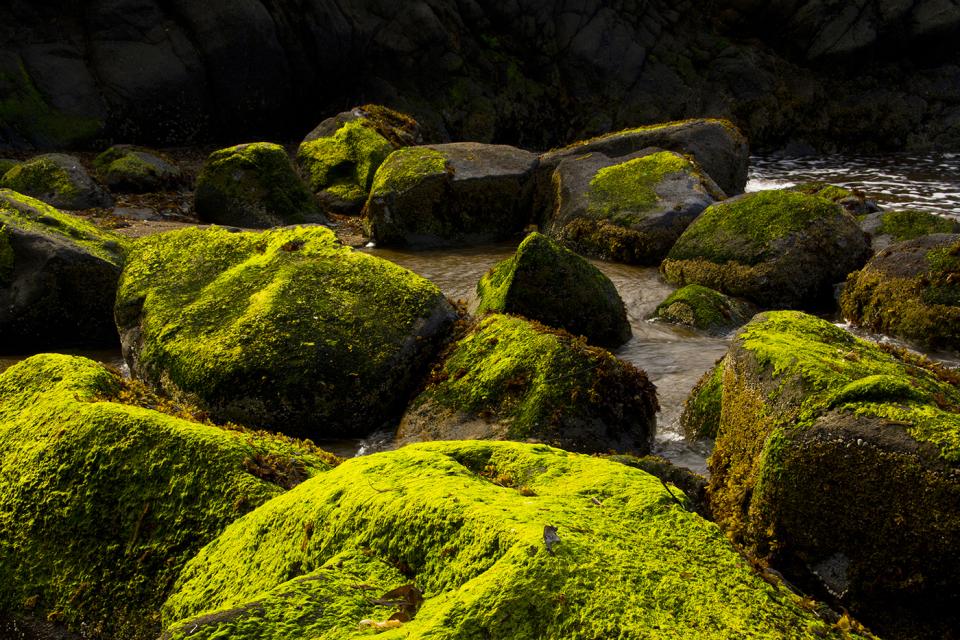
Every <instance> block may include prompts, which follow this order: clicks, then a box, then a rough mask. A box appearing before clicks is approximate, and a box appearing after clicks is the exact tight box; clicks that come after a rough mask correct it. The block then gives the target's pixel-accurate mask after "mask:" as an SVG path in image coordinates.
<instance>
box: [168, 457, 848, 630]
mask: <svg viewBox="0 0 960 640" xmlns="http://www.w3.org/2000/svg"><path fill="white" fill-rule="evenodd" d="M687 504H689V503H688V501H687V500H685V499H684V497H683V494H682V492H680V490H678V489H670V488H669V487H667V486H666V485H664V484H663V483H662V482H661V481H660V480H659V479H657V478H655V477H653V476H651V475H648V474H646V473H644V472H642V471H639V470H637V469H631V468H628V467H626V466H624V465H622V464H618V463H616V462H610V461H607V460H602V459H598V458H593V457H588V456H582V455H576V454H570V453H567V452H564V451H559V450H556V449H551V448H549V447H545V446H542V445H539V446H531V445H523V444H517V443H482V442H443V443H430V444H421V445H416V446H410V447H405V448H403V449H400V450H398V451H392V452H389V453H380V454H375V455H371V456H364V457H361V458H354V459H352V460H348V461H346V462H344V463H343V464H341V465H340V466H339V467H337V468H336V469H334V470H333V471H330V472H329V473H326V474H323V475H322V476H320V477H317V478H315V479H313V480H310V481H308V482H305V483H304V484H302V485H300V486H299V487H297V488H296V489H294V490H292V491H290V492H289V493H287V494H286V495H283V496H280V497H278V498H277V499H275V500H272V501H271V502H270V503H269V504H267V505H264V506H263V507H261V508H260V509H259V510H257V511H256V512H255V513H253V514H250V515H249V516H248V517H246V518H244V519H243V520H241V521H238V522H236V523H235V524H234V525H233V526H231V527H230V528H229V529H228V530H227V531H226V532H224V534H223V535H222V536H220V537H219V538H218V539H217V540H216V541H215V542H214V543H212V544H210V545H208V546H207V547H206V548H205V549H204V550H203V551H202V552H201V553H200V554H199V555H198V556H197V557H196V558H195V559H194V560H193V561H192V562H191V563H190V564H189V566H188V567H187V568H186V569H185V570H184V572H183V573H182V574H181V578H180V581H179V583H178V587H177V592H176V593H174V594H173V595H172V596H171V597H170V598H169V599H168V600H167V603H166V605H165V607H164V620H165V623H166V628H167V631H166V634H165V635H164V636H163V637H164V639H165V640H181V639H185V638H190V639H191V640H210V639H212V638H218V637H225V636H229V637H231V638H236V639H237V640H247V639H253V638H258V639H260V640H281V639H283V640H291V639H293V638H314V637H323V638H353V637H358V636H361V635H364V636H365V635H367V634H377V637H380V638H427V637H429V638H439V639H447V640H453V639H455V638H510V639H511V640H533V639H534V638H564V639H565V640H587V639H594V638H613V637H616V638H623V639H626V640H633V639H639V638H648V637H678V638H700V639H703V640H710V639H717V640H719V639H724V640H726V639H728V638H731V637H737V638H754V639H759V638H785V639H794V638H796V639H800V638H808V637H814V636H821V637H827V638H840V637H842V633H841V632H840V631H838V630H836V629H833V628H831V625H830V624H828V623H825V622H824V621H823V620H822V619H821V618H819V617H818V616H817V615H815V614H814V613H812V612H811V611H809V610H808V609H805V608H804V607H803V606H802V603H801V599H800V598H799V596H796V595H794V594H793V593H791V592H790V591H789V590H787V589H786V588H785V587H783V586H775V585H771V584H768V583H766V582H764V580H762V579H761V578H760V577H759V576H758V575H757V574H756V573H754V571H753V570H752V569H751V568H750V567H749V565H748V564H747V563H745V562H744V561H743V558H742V557H741V556H740V555H739V554H738V553H737V552H736V551H734V549H733V548H732V547H731V545H730V543H729V542H728V541H727V540H726V539H725V538H724V536H723V534H722V533H721V532H720V530H719V529H718V528H717V527H716V526H715V525H714V524H712V523H710V522H708V521H706V520H704V519H702V518H701V517H699V516H698V515H696V514H695V513H692V512H691V511H688V508H687V506H686V505H687ZM611 568H615V570H611ZM853 635H854V636H855V637H862V636H859V635H858V634H856V633H854V634H853Z"/></svg>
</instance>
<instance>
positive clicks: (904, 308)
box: [840, 234, 960, 350]
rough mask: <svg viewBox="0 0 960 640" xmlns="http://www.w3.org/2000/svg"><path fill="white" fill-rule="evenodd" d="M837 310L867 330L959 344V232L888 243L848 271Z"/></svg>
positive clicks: (941, 344) (936, 345)
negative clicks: (860, 264)
mask: <svg viewBox="0 0 960 640" xmlns="http://www.w3.org/2000/svg"><path fill="white" fill-rule="evenodd" d="M840 310H841V312H842V313H843V315H844V317H845V318H847V319H848V320H850V321H851V322H853V323H854V324H856V325H859V326H861V327H864V328H865V329H869V330H870V331H875V332H878V333H885V334H888V335H893V336H898V337H901V338H906V339H907V340H910V341H913V342H916V343H918V344H920V345H923V346H925V347H929V348H942V349H953V350H960V235H957V234H933V235H928V236H922V237H920V238H917V239H916V240H910V241H907V242H902V243H899V244H894V245H891V246H889V247H887V248H886V249H884V250H883V251H881V252H880V253H878V254H877V255H875V256H874V257H873V258H872V259H871V260H870V262H868V263H867V264H866V266H864V267H863V269H861V270H860V271H857V272H855V273H851V274H850V277H849V279H848V280H847V284H846V286H845V287H844V289H843V293H842V294H841V296H840Z"/></svg>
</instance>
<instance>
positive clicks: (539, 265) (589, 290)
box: [477, 232, 631, 347]
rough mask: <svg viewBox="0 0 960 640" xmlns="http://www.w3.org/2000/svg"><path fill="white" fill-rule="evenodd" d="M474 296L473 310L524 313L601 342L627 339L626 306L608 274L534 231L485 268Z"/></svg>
mask: <svg viewBox="0 0 960 640" xmlns="http://www.w3.org/2000/svg"><path fill="white" fill-rule="evenodd" d="M477 296H478V298H479V300H480V304H479V307H478V309H477V312H478V313H484V312H487V311H498V312H501V313H511V314H515V315H520V316H525V317H527V318H530V319H531V320H537V321H539V322H542V323H544V324H546V325H550V326H551V327H559V328H561V329H566V330H567V331H569V332H570V333H572V334H573V335H577V336H586V338H587V340H588V341H589V342H591V343H593V344H597V345H600V346H603V347H617V346H620V345H621V344H623V343H624V342H626V341H627V340H629V339H630V335H631V330H630V322H629V321H628V320H627V310H626V308H625V307H624V305H623V300H621V299H620V294H618V293H617V288H616V287H615V286H614V284H613V282H611V281H610V278H608V277H607V276H605V275H604V274H603V272H602V271H600V270H599V269H597V268H596V267H595V266H593V265H592V264H590V263H589V262H587V261H586V260H584V259H583V258H581V257H580V256H578V255H577V254H575V253H573V252H572V251H570V250H568V249H565V248H563V247H562V246H560V245H559V244H557V243H556V242H554V241H553V240H551V239H550V238H548V237H547V236H544V235H542V234H540V233H536V232H534V233H531V234H530V235H528V236H527V237H526V239H525V240H524V241H523V242H521V243H520V246H519V247H517V252H516V254H514V256H513V257H512V258H508V259H507V260H504V261H503V262H500V263H498V264H497V265H495V266H494V267H493V268H492V269H490V271H489V272H488V273H487V274H486V275H484V276H483V278H481V279H480V282H479V283H477Z"/></svg>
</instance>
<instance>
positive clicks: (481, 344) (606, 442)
mask: <svg viewBox="0 0 960 640" xmlns="http://www.w3.org/2000/svg"><path fill="white" fill-rule="evenodd" d="M658 409H659V405H658V404H657V395H656V388H655V387H654V386H653V383H651V382H650V381H649V380H648V379H647V375H646V374H645V373H644V372H643V371H641V370H639V369H637V368H636V367H634V366H633V365H631V364H630V363H628V362H625V361H623V360H620V359H618V358H616V357H615V356H613V355H612V354H611V353H609V352H608V351H605V350H603V349H600V348H597V347H590V346H588V345H587V344H585V343H584V342H583V341H582V340H577V339H575V338H574V337H573V336H571V335H570V334H568V333H566V332H562V331H559V330H555V329H549V328H547V327H545V326H543V325H541V324H538V323H535V322H530V321H527V320H524V319H523V318H518V317H514V316H508V315H501V314H491V315H488V316H486V317H485V318H482V319H481V320H480V321H478V322H477V324H476V325H475V326H474V327H473V328H472V329H471V330H470V331H469V333H468V334H467V335H466V336H465V337H464V338H462V339H461V340H460V341H459V342H457V343H456V344H454V345H453V346H452V347H451V348H450V349H449V351H448V353H447V355H446V358H445V359H444V360H443V361H442V362H441V363H440V364H439V365H437V367H436V368H435V370H434V372H433V375H432V376H431V379H430V383H429V384H428V385H427V387H426V389H425V390H424V391H423V392H422V393H421V394H420V395H419V396H417V397H416V398H415V399H414V400H413V402H412V403H411V405H410V408H409V409H408V410H407V413H406V415H404V417H403V420H402V421H401V423H400V429H399V431H398V433H397V437H398V439H399V441H400V442H401V443H406V442H418V441H423V440H454V439H488V438H492V439H509V440H535V441H538V442H546V443H548V444H551V445H555V446H559V447H563V448H564V449H570V450H574V451H590V452H595V451H599V452H606V451H610V450H615V451H627V452H635V453H640V454H641V455H642V454H645V453H648V452H649V451H650V445H651V443H652V441H653V432H654V429H655V428H656V412H657V410H658Z"/></svg>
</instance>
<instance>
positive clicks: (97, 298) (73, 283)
mask: <svg viewBox="0 0 960 640" xmlns="http://www.w3.org/2000/svg"><path fill="white" fill-rule="evenodd" d="M128 245H129V242H128V241H127V240H126V239H125V238H123V237H122V236H118V235H116V234H113V233H110V232H109V231H104V230H103V229H100V228H98V227H96V226H94V225H93V224H91V223H89V222H87V221H86V220H84V219H83V218H78V217H76V216H72V215H70V214H68V213H63V212H61V211H57V210H56V209H54V208H53V207H51V206H50V205H47V204H45V203H43V202H41V201H39V200H35V199H34V198H30V197H28V196H24V195H22V194H19V193H16V192H14V191H10V190H8V189H0V352H6V353H24V352H28V351H38V350H42V349H53V348H62V347H81V346H86V347H98V346H99V347H102V346H115V345H116V344H117V330H116V327H115V326H114V323H113V303H114V298H115V296H116V292H117V281H118V280H119V278H120V269H121V268H122V267H123V260H124V256H125V254H126V252H127V249H128Z"/></svg>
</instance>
